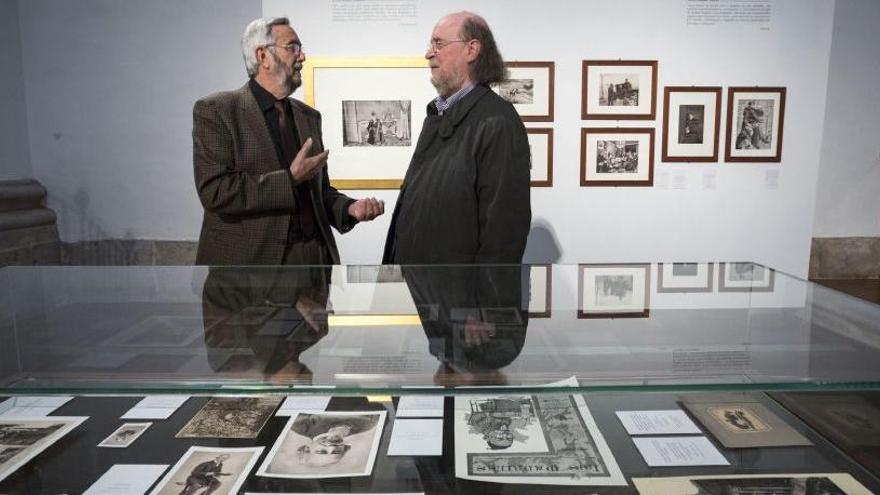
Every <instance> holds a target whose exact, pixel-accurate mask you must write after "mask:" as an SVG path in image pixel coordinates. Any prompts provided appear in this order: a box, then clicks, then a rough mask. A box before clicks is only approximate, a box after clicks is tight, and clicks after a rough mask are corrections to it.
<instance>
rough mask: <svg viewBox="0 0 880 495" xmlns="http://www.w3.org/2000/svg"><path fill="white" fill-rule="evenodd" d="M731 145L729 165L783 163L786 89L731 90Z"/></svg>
mask: <svg viewBox="0 0 880 495" xmlns="http://www.w3.org/2000/svg"><path fill="white" fill-rule="evenodd" d="M727 91H728V93H727V146H726V148H725V157H724V158H725V160H726V161H729V162H779V161H781V159H782V129H783V120H784V117H785V93H786V90H785V88H760V87H753V88H748V87H745V88H743V87H740V88H728V90H727Z"/></svg>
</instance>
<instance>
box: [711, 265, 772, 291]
mask: <svg viewBox="0 0 880 495" xmlns="http://www.w3.org/2000/svg"><path fill="white" fill-rule="evenodd" d="M775 274H776V271H775V270H773V269H772V268H767V267H766V266H764V265H759V264H758V263H751V262H736V263H719V269H718V291H719V292H773V283H774V279H775V278H776V277H775Z"/></svg>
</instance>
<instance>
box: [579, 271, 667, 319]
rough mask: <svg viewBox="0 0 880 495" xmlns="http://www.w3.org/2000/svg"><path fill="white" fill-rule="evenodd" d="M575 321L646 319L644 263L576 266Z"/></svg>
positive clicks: (647, 277)
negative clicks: (576, 309) (576, 298)
mask: <svg viewBox="0 0 880 495" xmlns="http://www.w3.org/2000/svg"><path fill="white" fill-rule="evenodd" d="M578 272H579V276H578V313H577V316H578V318H647V317H648V314H649V312H650V309H649V308H650V293H651V291H650V290H649V287H650V286H649V282H650V278H651V267H650V265H648V264H644V263H639V264H624V265H610V264H594V265H578Z"/></svg>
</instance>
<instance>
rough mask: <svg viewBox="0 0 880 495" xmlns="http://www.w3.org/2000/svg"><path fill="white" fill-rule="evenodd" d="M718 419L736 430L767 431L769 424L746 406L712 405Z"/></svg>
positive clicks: (712, 410)
mask: <svg viewBox="0 0 880 495" xmlns="http://www.w3.org/2000/svg"><path fill="white" fill-rule="evenodd" d="M709 414H711V415H712V416H713V417H714V418H715V420H716V421H718V422H719V423H720V424H721V425H722V426H724V427H725V428H727V429H728V430H731V431H735V432H755V431H767V429H768V426H767V425H766V424H764V422H763V421H761V419H760V418H759V417H758V416H757V415H755V414H754V413H752V411H750V410H749V409H746V408H744V407H730V406H728V407H710V408H709Z"/></svg>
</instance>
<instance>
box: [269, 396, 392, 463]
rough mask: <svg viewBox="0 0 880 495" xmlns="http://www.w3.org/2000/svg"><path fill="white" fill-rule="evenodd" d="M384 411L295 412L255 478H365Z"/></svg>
mask: <svg viewBox="0 0 880 495" xmlns="http://www.w3.org/2000/svg"><path fill="white" fill-rule="evenodd" d="M385 414H386V413H385V411H370V412H354V411H353V412H321V413H303V412H299V413H296V414H295V415H294V416H292V417H291V418H290V420H289V421H288V422H287V425H286V426H285V427H284V429H283V430H282V431H281V434H280V435H279V436H278V440H277V441H276V442H275V445H273V446H272V450H271V451H270V452H269V454H267V455H266V458H265V459H264V460H263V463H262V464H261V465H260V468H259V469H258V470H257V475H258V476H270V477H274V478H300V479H323V478H348V477H351V476H368V475H370V473H372V471H373V462H374V461H375V460H376V452H377V451H378V450H379V441H380V440H381V439H382V428H383V426H384V425H385Z"/></svg>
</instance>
